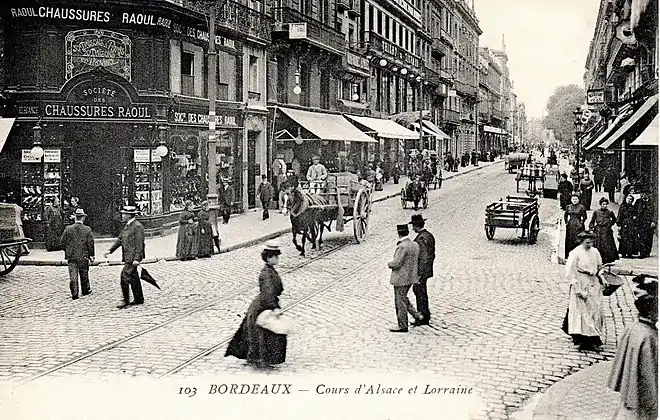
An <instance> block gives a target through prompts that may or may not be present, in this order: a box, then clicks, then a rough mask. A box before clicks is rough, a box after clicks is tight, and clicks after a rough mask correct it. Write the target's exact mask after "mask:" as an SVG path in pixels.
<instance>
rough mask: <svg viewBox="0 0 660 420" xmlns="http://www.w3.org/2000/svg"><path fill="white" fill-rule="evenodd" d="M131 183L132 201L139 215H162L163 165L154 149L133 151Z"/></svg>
mask: <svg viewBox="0 0 660 420" xmlns="http://www.w3.org/2000/svg"><path fill="white" fill-rule="evenodd" d="M133 183H134V189H133V190H134V193H133V195H134V196H133V201H134V202H135V206H136V207H137V208H138V210H140V214H141V215H143V216H157V215H160V214H163V164H162V158H161V157H160V156H158V154H157V153H156V149H146V148H145V149H134V150H133Z"/></svg>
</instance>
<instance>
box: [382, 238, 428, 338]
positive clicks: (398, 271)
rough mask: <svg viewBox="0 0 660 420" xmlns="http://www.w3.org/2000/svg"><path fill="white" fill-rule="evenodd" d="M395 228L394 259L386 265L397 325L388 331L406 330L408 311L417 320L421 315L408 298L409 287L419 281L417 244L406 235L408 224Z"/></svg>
mask: <svg viewBox="0 0 660 420" xmlns="http://www.w3.org/2000/svg"><path fill="white" fill-rule="evenodd" d="M396 230H397V233H398V234H399V240H398V241H397V243H396V251H395V252H394V259H393V260H392V261H390V262H389V263H388V264H387V266H388V267H389V268H390V269H391V270H392V275H391V276H390V283H391V284H392V286H394V306H395V308H396V317H397V321H398V323H399V327H398V328H393V329H390V331H392V332H408V313H409V314H410V315H412V316H413V317H414V318H415V320H417V321H419V320H421V319H422V315H421V314H420V313H419V312H417V310H416V309H415V307H414V306H413V305H412V303H410V300H409V299H408V291H410V287H411V286H412V285H413V284H415V283H417V282H418V281H419V278H418V276H417V261H418V259H419V245H417V244H416V243H415V242H413V241H411V240H410V238H409V237H408V234H409V233H410V231H409V230H408V225H397V227H396ZM406 312H407V313H406Z"/></svg>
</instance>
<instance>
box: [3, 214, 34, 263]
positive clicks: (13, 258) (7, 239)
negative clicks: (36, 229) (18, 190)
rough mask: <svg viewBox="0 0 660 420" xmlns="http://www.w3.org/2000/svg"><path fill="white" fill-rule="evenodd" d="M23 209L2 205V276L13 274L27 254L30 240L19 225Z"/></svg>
mask: <svg viewBox="0 0 660 420" xmlns="http://www.w3.org/2000/svg"><path fill="white" fill-rule="evenodd" d="M20 209H21V208H20V207H19V206H17V205H15V204H2V203H0V276H5V275H7V274H9V273H11V272H12V271H13V270H14V268H16V265H17V264H18V260H19V259H20V258H21V256H22V255H23V254H24V253H25V249H26V246H27V244H28V243H30V242H31V240H30V239H29V238H25V237H23V230H22V229H21V226H20V224H19V222H18V221H19V220H20V217H21V214H20V211H21V210H20Z"/></svg>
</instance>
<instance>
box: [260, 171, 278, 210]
mask: <svg viewBox="0 0 660 420" xmlns="http://www.w3.org/2000/svg"><path fill="white" fill-rule="evenodd" d="M273 195H274V192H273V186H272V185H270V182H268V179H267V178H266V175H261V184H259V188H257V198H260V199H261V206H262V207H263V209H264V212H263V215H262V218H263V220H266V219H268V217H269V214H268V208H269V207H270V201H271V200H272V199H273Z"/></svg>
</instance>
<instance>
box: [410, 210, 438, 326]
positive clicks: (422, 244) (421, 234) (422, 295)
mask: <svg viewBox="0 0 660 420" xmlns="http://www.w3.org/2000/svg"><path fill="white" fill-rule="evenodd" d="M425 222H426V219H424V217H423V216H422V215H421V214H413V215H412V216H411V218H410V223H409V224H410V225H412V228H413V230H414V231H415V232H416V233H417V236H416V237H415V243H417V245H419V259H418V260H417V274H418V276H419V282H418V283H417V284H414V285H413V287H412V288H413V293H415V298H416V300H417V310H418V311H419V313H420V314H421V315H422V319H421V320H418V321H415V323H414V324H413V325H415V326H419V325H428V324H429V321H430V320H431V311H430V310H429V295H428V290H427V288H426V283H427V282H428V280H429V279H430V278H431V277H433V261H434V260H435V238H434V237H433V235H432V234H431V232H429V231H428V230H426V229H425V228H424V225H425Z"/></svg>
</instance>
